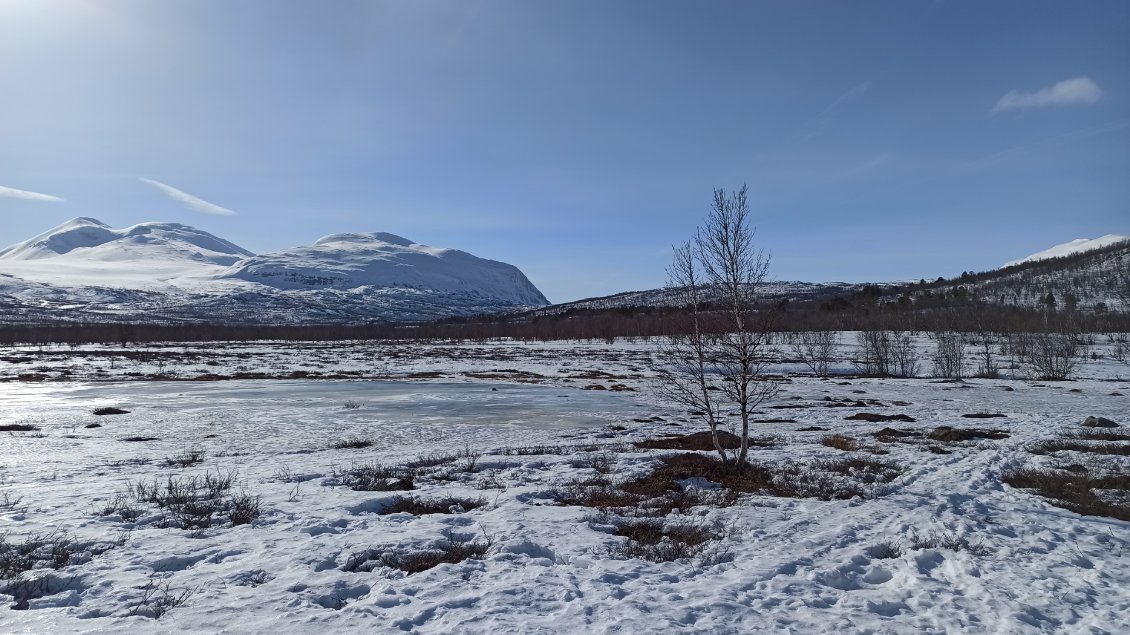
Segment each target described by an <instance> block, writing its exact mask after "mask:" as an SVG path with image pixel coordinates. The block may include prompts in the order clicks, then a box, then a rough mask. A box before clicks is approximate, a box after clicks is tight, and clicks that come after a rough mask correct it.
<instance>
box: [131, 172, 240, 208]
mask: <svg viewBox="0 0 1130 635" xmlns="http://www.w3.org/2000/svg"><path fill="white" fill-rule="evenodd" d="M141 180H142V181H143V182H145V183H148V184H150V185H152V186H153V187H155V188H157V189H159V190H161V191H162V192H164V193H165V194H168V195H169V198H171V199H173V200H175V201H180V202H181V203H184V204H185V205H187V206H188V207H189V208H191V209H193V210H196V211H197V212H200V213H201V214H214V215H216V216H233V215H234V214H235V212H233V211H232V210H230V209H228V208H226V207H220V206H219V205H216V204H215V203H209V202H208V201H206V200H204V199H202V198H198V197H196V196H193V195H191V194H189V193H188V192H185V191H184V190H178V189H177V188H175V187H173V186H171V185H166V184H165V183H162V182H160V181H154V180H153V179H147V178H144V177H141Z"/></svg>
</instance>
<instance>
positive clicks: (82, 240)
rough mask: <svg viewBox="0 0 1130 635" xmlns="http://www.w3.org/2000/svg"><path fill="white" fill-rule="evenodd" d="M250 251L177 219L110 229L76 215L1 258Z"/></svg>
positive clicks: (230, 258)
mask: <svg viewBox="0 0 1130 635" xmlns="http://www.w3.org/2000/svg"><path fill="white" fill-rule="evenodd" d="M251 255H253V254H252V253H251V252H250V251H247V250H246V249H243V248H242V247H240V246H238V245H235V244H233V243H230V242H228V241H226V240H223V239H221V238H217V237H215V236H213V235H212V234H209V233H208V232H206V231H203V230H199V229H196V228H194V227H190V226H188V225H182V224H180V223H139V224H137V225H134V226H132V227H127V228H125V229H114V228H112V227H110V226H109V225H107V224H106V223H103V222H102V221H100V220H97V219H95V218H90V217H88V216H80V217H78V218H72V219H71V220H69V221H67V222H65V223H63V224H61V225H59V226H57V227H54V228H52V229H49V230H47V231H46V232H43V233H42V234H39V235H38V236H35V237H34V238H31V239H29V240H25V241H24V242H22V243H17V244H15V245H12V246H11V247H8V248H7V249H4V250H0V259H4V260H41V259H46V258H59V257H72V258H74V257H81V258H84V259H89V260H99V261H102V262H110V261H122V262H126V261H144V260H150V259H155V258H156V259H160V260H163V261H175V260H192V261H196V262H207V263H211V264H217V265H230V264H233V263H234V262H236V261H237V260H239V259H240V258H242V257H246V256H251Z"/></svg>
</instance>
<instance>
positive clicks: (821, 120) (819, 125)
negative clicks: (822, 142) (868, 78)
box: [801, 82, 871, 139]
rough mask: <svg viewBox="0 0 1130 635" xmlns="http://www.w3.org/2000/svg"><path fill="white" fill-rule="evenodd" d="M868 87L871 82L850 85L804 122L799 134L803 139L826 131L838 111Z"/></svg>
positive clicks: (860, 96)
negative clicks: (845, 90) (801, 132)
mask: <svg viewBox="0 0 1130 635" xmlns="http://www.w3.org/2000/svg"><path fill="white" fill-rule="evenodd" d="M869 88H871V82H864V83H862V84H858V85H856V86H852V87H851V88H850V89H849V90H848V91H847V92H845V93H843V94H842V95H840V96H839V97H836V98H835V99H834V100H832V103H830V104H828V105H827V106H826V107H825V108H824V110H821V111H820V113H819V114H817V115H816V116H815V117H813V118H812V119H809V120H808V121H807V122H805V124H804V126H803V128H804V132H803V134H802V135H801V136H802V137H803V138H804V139H811V138H813V137H815V136H817V135H819V134H821V133H822V132H824V131H826V130H827V129H828V128H830V127H831V126H832V122H833V121H835V119H836V117H838V116H839V114H840V111H842V110H843V109H844V108H845V107H846V106H847V105H848V104H850V103H852V102H854V101H858V100H859V99H861V98H862V97H863V95H864V93H866V92H867V90H868V89H869Z"/></svg>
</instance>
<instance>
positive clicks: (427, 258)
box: [223, 233, 548, 306]
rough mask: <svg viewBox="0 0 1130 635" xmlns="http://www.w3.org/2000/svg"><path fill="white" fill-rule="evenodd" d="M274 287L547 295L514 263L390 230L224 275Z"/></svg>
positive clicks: (331, 241)
mask: <svg viewBox="0 0 1130 635" xmlns="http://www.w3.org/2000/svg"><path fill="white" fill-rule="evenodd" d="M223 277H225V278H235V279H239V280H247V281H250V282H256V283H259V284H263V285H266V286H269V287H274V288H276V289H310V288H332V289H354V288H358V287H375V288H397V287H406V288H412V289H432V290H434V291H442V292H445V293H469V294H475V295H483V296H491V297H495V298H498V299H500V300H505V301H506V302H508V303H510V304H513V305H519V306H521V305H525V306H541V305H544V304H548V301H547V300H546V299H545V296H543V295H542V294H541V292H540V291H538V290H537V288H536V287H534V285H533V284H531V283H530V281H529V280H527V279H526V276H525V275H523V274H522V272H521V271H519V270H518V268H517V267H515V266H513V265H508V264H506V263H503V262H497V261H494V260H486V259H484V258H479V257H477V256H472V255H471V254H469V253H467V252H465V251H458V250H456V249H440V248H435V247H428V246H427V245H420V244H417V243H414V242H412V241H411V240H408V239H406V238H401V237H400V236H396V235H394V234H387V233H368V234H333V235H330V236H326V237H324V238H322V239H320V240H318V241H317V242H316V243H314V244H313V246H310V247H296V248H294V249H287V250H285V251H279V252H275V253H271V254H265V255H262V256H253V257H251V258H247V259H245V260H242V261H240V262H238V263H236V264H235V265H233V266H232V267H231V268H230V269H229V270H228V271H227V272H225V273H224V274H223Z"/></svg>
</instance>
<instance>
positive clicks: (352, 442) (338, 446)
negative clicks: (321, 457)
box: [330, 439, 373, 450]
mask: <svg viewBox="0 0 1130 635" xmlns="http://www.w3.org/2000/svg"><path fill="white" fill-rule="evenodd" d="M372 445H373V442H372V441H370V440H368V439H340V440H338V441H335V442H334V444H333V445H332V446H330V447H331V448H332V449H334V450H360V449H363V448H368V447H371V446H372Z"/></svg>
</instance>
